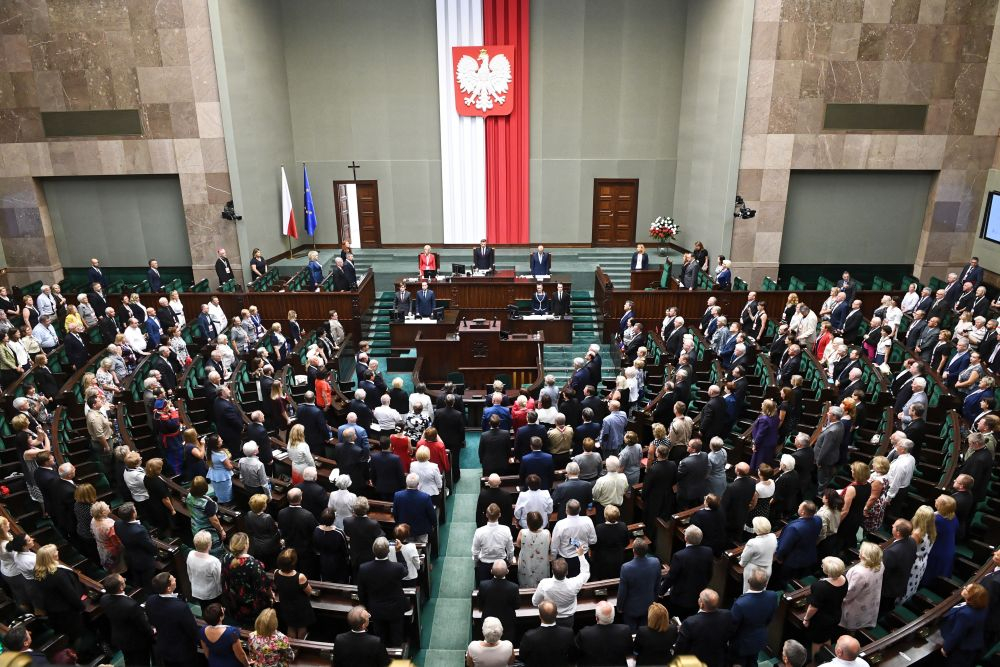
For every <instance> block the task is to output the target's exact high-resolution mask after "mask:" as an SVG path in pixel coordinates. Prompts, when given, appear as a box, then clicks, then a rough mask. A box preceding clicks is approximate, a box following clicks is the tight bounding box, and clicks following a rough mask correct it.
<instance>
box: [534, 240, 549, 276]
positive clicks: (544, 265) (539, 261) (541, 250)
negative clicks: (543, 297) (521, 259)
mask: <svg viewBox="0 0 1000 667" xmlns="http://www.w3.org/2000/svg"><path fill="white" fill-rule="evenodd" d="M551 271H552V253H550V252H545V246H543V245H542V244H540V243H539V244H538V250H536V251H535V252H533V253H531V275H533V276H547V275H549V274H550V273H551Z"/></svg>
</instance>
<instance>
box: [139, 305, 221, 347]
mask: <svg viewBox="0 0 1000 667" xmlns="http://www.w3.org/2000/svg"><path fill="white" fill-rule="evenodd" d="M126 321H127V320H126ZM198 325H199V326H200V327H201V335H202V336H204V338H205V340H208V341H212V342H214V341H215V340H217V339H218V338H219V331H218V330H217V329H216V328H215V322H213V321H212V317H211V316H210V315H209V314H208V304H207V303H206V304H202V306H201V313H200V314H199V315H198Z"/></svg>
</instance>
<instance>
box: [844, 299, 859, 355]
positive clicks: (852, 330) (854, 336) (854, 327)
mask: <svg viewBox="0 0 1000 667" xmlns="http://www.w3.org/2000/svg"><path fill="white" fill-rule="evenodd" d="M863 320H864V315H863V314H862V312H861V301H859V300H855V301H853V302H852V303H851V310H850V312H848V313H847V315H846V316H845V317H844V327H843V330H842V333H841V337H842V338H843V339H844V342H845V343H847V344H848V345H853V344H856V343H857V342H858V340H859V337H860V335H861V323H862V321H863Z"/></svg>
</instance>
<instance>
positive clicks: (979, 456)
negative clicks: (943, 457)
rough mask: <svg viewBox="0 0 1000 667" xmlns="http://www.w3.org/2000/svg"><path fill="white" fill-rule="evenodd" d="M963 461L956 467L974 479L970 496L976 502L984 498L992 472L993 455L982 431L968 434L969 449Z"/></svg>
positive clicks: (961, 472) (959, 471)
mask: <svg viewBox="0 0 1000 667" xmlns="http://www.w3.org/2000/svg"><path fill="white" fill-rule="evenodd" d="M964 458H965V462H964V463H963V464H962V467H961V468H959V469H958V473H959V474H960V475H971V476H972V479H973V480H975V481H974V482H973V484H972V497H973V498H975V499H976V503H977V504H978V503H981V502H983V501H984V500H985V499H986V491H987V487H989V483H990V475H991V474H992V472H993V455H992V454H990V450H988V449H987V448H986V437H985V436H984V435H983V434H982V433H970V434H969V449H968V450H967V451H966V452H965V457H964Z"/></svg>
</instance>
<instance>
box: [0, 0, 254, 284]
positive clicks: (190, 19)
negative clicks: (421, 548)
mask: <svg viewBox="0 0 1000 667" xmlns="http://www.w3.org/2000/svg"><path fill="white" fill-rule="evenodd" d="M98 109H102V110H103V109H138V110H139V111H140V114H141V117H142V126H143V134H142V137H141V138H129V137H122V138H101V139H74V140H61V139H50V140H47V139H46V138H45V137H44V134H43V132H42V123H41V113H42V112H43V111H76V110H98ZM123 174H129V175H133V174H177V175H178V178H179V179H180V185H181V196H182V197H183V203H184V211H185V216H186V222H187V229H188V237H189V243H190V245H191V257H192V261H193V267H194V270H195V276H196V278H201V277H205V276H211V277H212V279H213V281H214V270H213V265H214V262H215V249H216V248H217V247H218V246H220V245H222V246H226V247H227V249H228V252H229V256H230V258H232V260H233V268H234V270H236V271H239V269H238V268H237V267H239V266H241V265H242V262H241V261H240V258H239V249H238V246H237V241H236V234H235V227H234V225H232V224H229V223H226V224H223V223H224V221H223V220H221V218H220V216H219V213H220V211H221V209H222V205H223V204H224V203H225V202H226V201H228V200H229V199H231V198H232V195H231V194H230V185H229V167H228V164H227V161H226V147H225V140H224V139H223V133H222V114H221V110H220V103H219V91H218V84H217V79H216V72H215V59H214V53H213V47H212V38H211V32H210V26H209V17H208V1H207V0H3V2H0V225H2V226H0V241H2V243H3V250H4V254H5V255H6V258H7V262H8V269H9V272H10V281H11V282H12V283H25V282H30V281H33V280H37V279H44V280H53V279H59V278H61V277H62V267H61V264H60V262H59V257H58V251H57V250H56V246H55V242H54V239H53V234H52V225H51V221H50V220H49V216H48V211H47V208H46V205H45V197H44V193H43V191H42V188H41V187H40V185H39V182H38V181H37V179H38V178H42V177H46V176H102V175H106V176H111V175H123ZM145 261H146V258H145V257H136V258H135V260H134V264H142V263H144V262H145ZM237 277H238V278H241V276H240V275H238V276H237Z"/></svg>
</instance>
